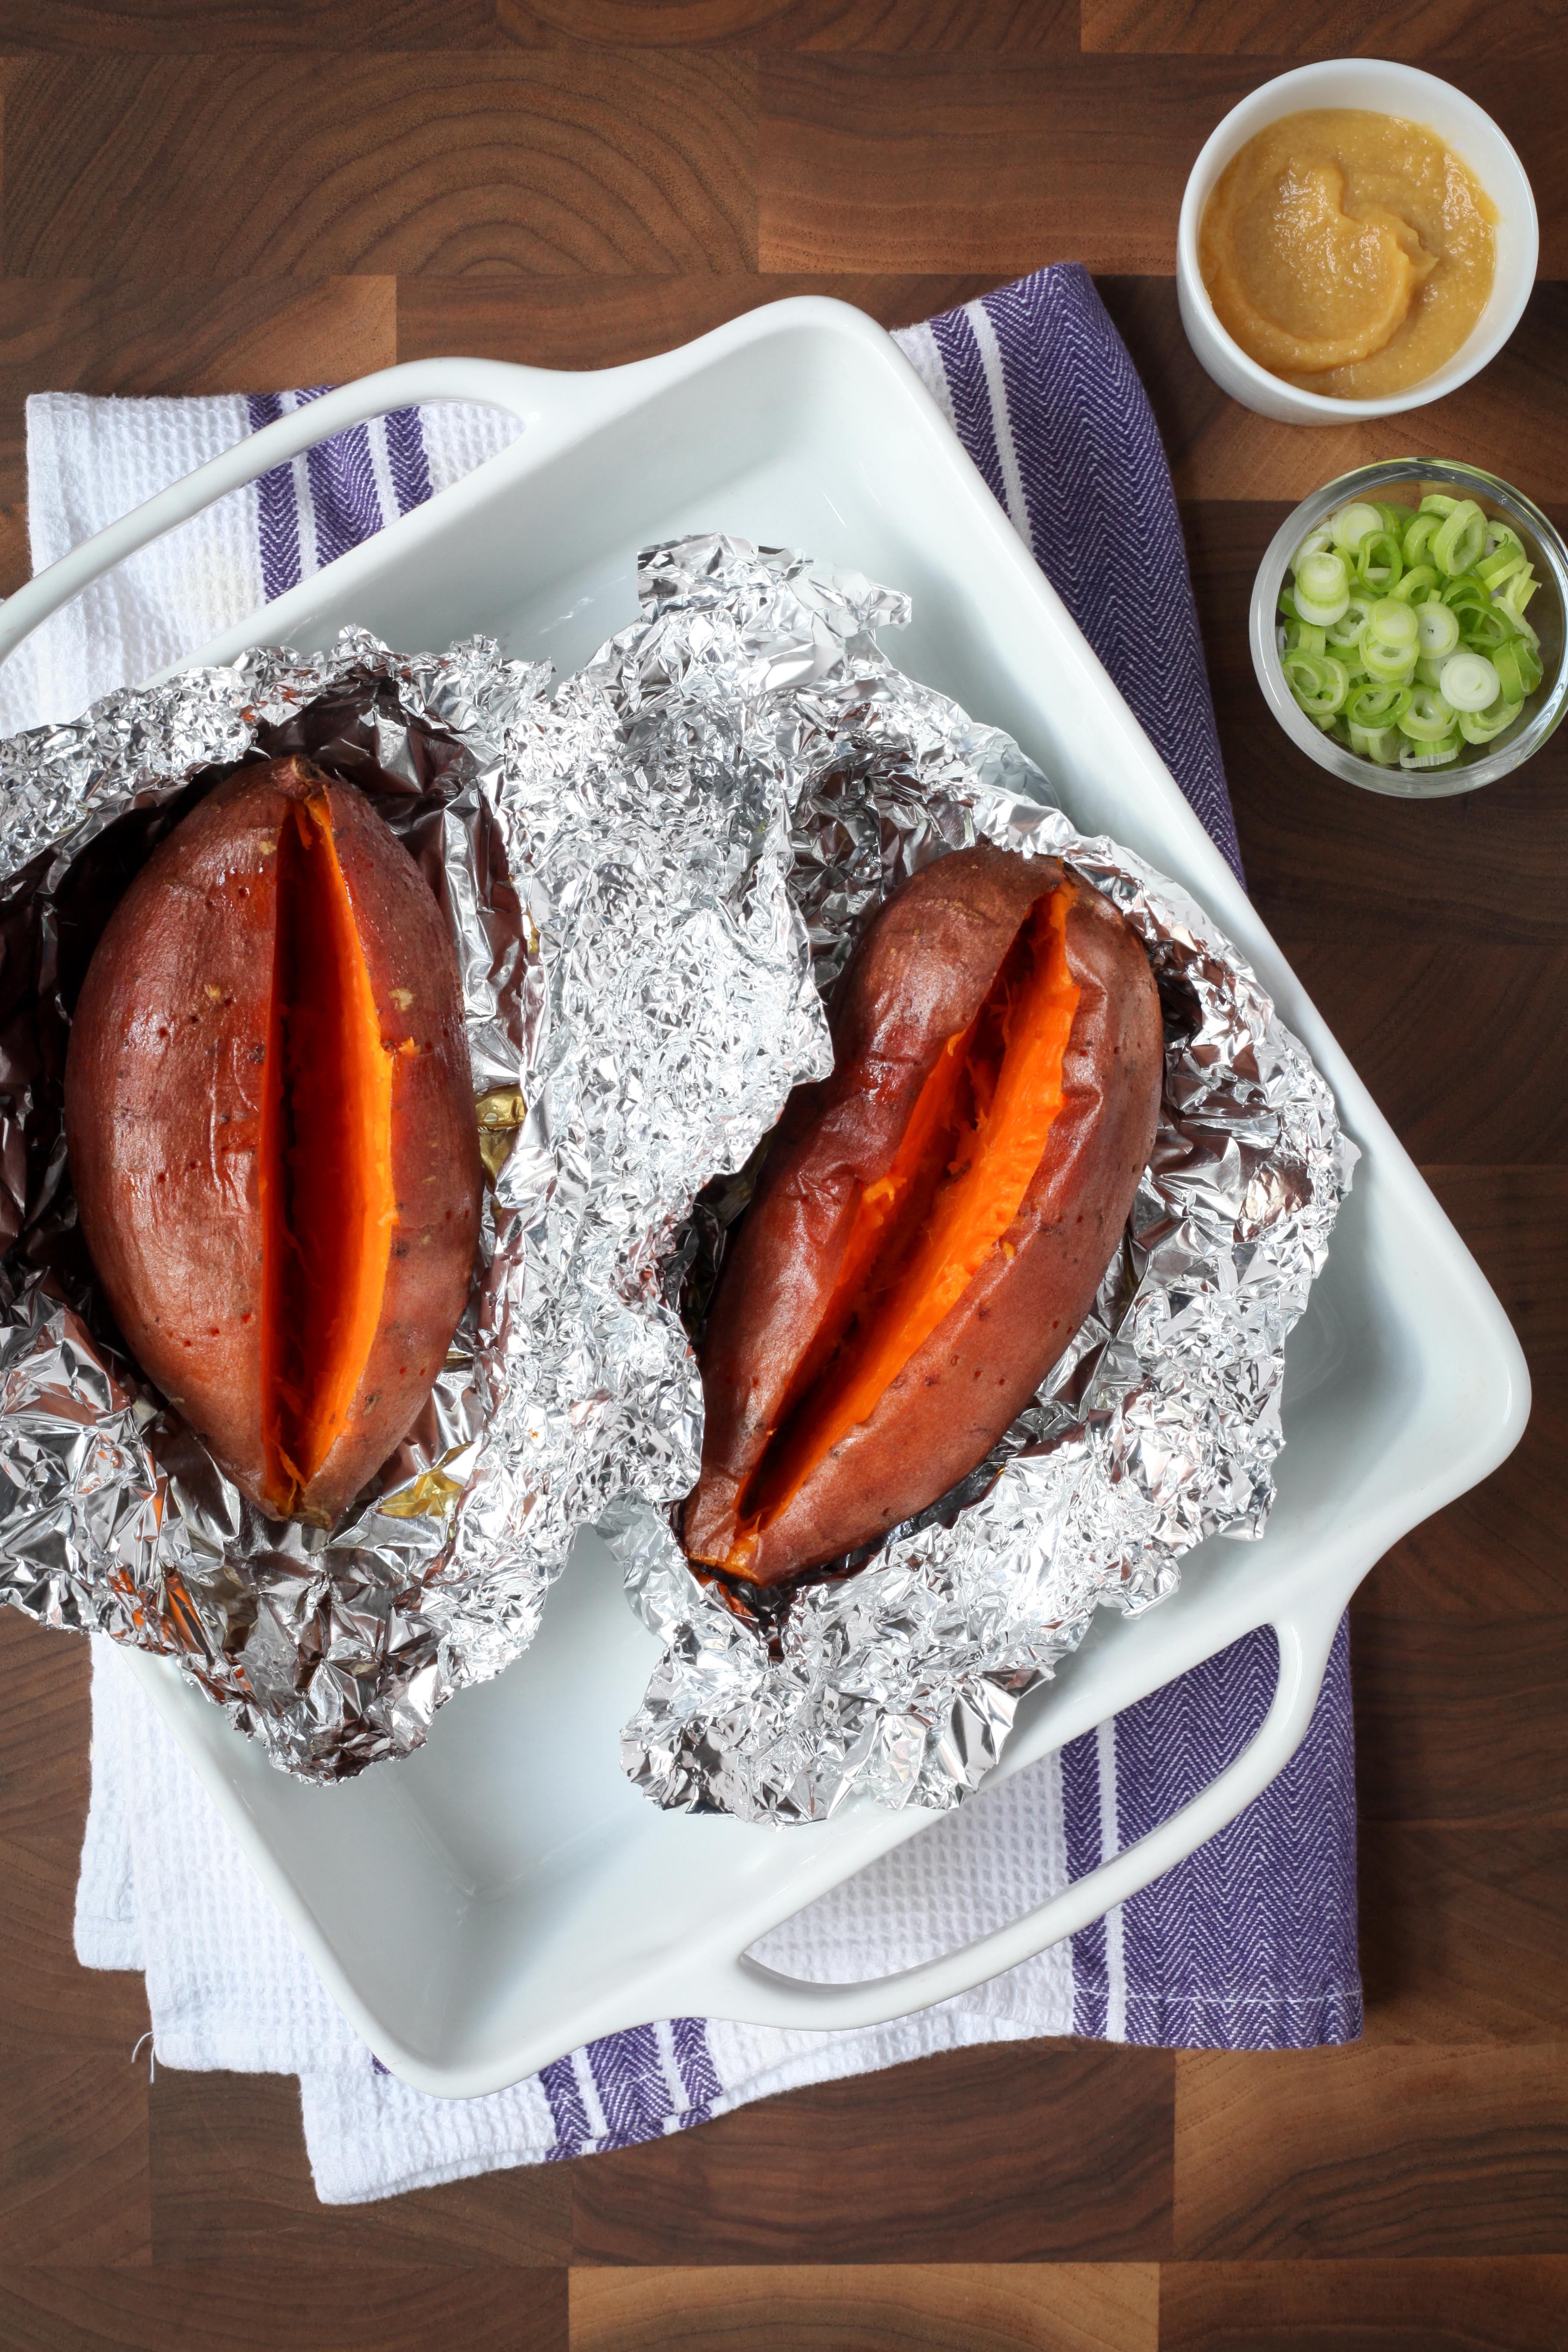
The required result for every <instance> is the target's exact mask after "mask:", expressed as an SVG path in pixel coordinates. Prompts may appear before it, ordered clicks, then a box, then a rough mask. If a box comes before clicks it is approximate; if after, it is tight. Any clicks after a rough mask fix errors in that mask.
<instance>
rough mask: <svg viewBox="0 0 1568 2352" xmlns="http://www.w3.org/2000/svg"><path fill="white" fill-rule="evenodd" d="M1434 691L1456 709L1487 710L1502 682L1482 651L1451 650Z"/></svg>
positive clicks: (1498, 692) (1500, 688)
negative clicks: (1460, 651) (1456, 651)
mask: <svg viewBox="0 0 1568 2352" xmlns="http://www.w3.org/2000/svg"><path fill="white" fill-rule="evenodd" d="M1437 691H1438V692H1439V694H1440V695H1441V696H1442V698H1443V699H1444V701H1445V702H1447V703H1449V704H1451V705H1452V707H1453V708H1454V709H1456V710H1489V709H1491V706H1492V704H1493V703H1494V702H1495V701H1496V700H1497V698H1498V696H1499V695H1500V693H1501V691H1502V686H1501V681H1500V678H1499V677H1498V674H1497V671H1496V670H1495V669H1494V668H1493V667H1492V665H1491V663H1490V662H1489V661H1488V659H1487V657H1486V656H1485V654H1450V656H1448V659H1447V661H1446V662H1445V663H1444V664H1443V675H1442V677H1441V678H1440V679H1439V680H1438V685H1437Z"/></svg>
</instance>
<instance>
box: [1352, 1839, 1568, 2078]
mask: <svg viewBox="0 0 1568 2352" xmlns="http://www.w3.org/2000/svg"><path fill="white" fill-rule="evenodd" d="M1360 1849H1361V1850H1360V1873H1361V1961H1362V1981H1363V1988H1364V1990H1365V1995H1366V2032H1367V2039H1368V2040H1369V2041H1373V2042H1441V2043H1448V2044H1454V2043H1464V2044H1471V2043H1477V2042H1543V2041H1550V2039H1551V2038H1552V2034H1553V2033H1556V2032H1561V2030H1562V2021H1563V2016H1564V2014H1568V1817H1565V1816H1564V1815H1563V1812H1562V1811H1558V1812H1557V1814H1556V1815H1555V1816H1554V1817H1553V1816H1548V1817H1546V1818H1544V1819H1542V1818H1538V1817H1535V1816H1533V1815H1530V1814H1526V1815H1525V1816H1524V1818H1522V1819H1520V1820H1515V1821H1511V1822H1498V1821H1495V1820H1488V1821H1483V1822H1441V1823H1438V1824H1436V1826H1427V1825H1426V1824H1425V1823H1416V1824H1410V1823H1406V1822H1379V1821H1368V1820H1363V1822H1362V1824H1361V1836H1360Z"/></svg>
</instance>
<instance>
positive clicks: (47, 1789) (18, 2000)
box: [0, 1609, 147, 2064]
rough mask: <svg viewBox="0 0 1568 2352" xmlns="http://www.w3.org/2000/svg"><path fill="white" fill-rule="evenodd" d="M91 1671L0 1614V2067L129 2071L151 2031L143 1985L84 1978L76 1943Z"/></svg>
mask: <svg viewBox="0 0 1568 2352" xmlns="http://www.w3.org/2000/svg"><path fill="white" fill-rule="evenodd" d="M88 1675H89V1654H88V1646H87V1643H86V1642H85V1641H82V1640H81V1639H80V1638H79V1637H73V1636H71V1635H68V1634H63V1633H47V1632H46V1631H45V1629H44V1628H43V1627H42V1626H39V1625H34V1624H31V1623H29V1622H27V1620H26V1619H25V1618H22V1617H19V1616H18V1615H17V1614H16V1612H15V1610H12V1609H0V1885H3V1886H4V1888H5V1900H4V1902H0V1984H4V1986H5V2002H4V2005H3V2007H0V2056H5V2055H15V2056H17V2057H26V2056H37V2054H39V2053H42V2052H45V2051H47V2052H49V2053H53V2055H54V2056H55V2058H57V2059H58V2060H59V2061H60V2062H61V2063H63V2062H64V2060H65V2059H66V2057H67V2056H71V2057H75V2056H78V2055H85V2054H89V2053H90V2054H91V2055H93V2056H95V2057H97V2058H100V2059H101V2060H103V2061H104V2062H106V2063H110V2062H123V2063H127V2064H128V2063H129V2061H130V2056H131V2052H132V2049H133V2047H134V2046H135V2044H136V2042H138V2040H139V2039H140V2038H141V2036H142V2034H143V2033H145V2032H146V2031H147V1993H146V1987H145V1984H144V1982H143V1980H142V1978H141V1977H140V1976H136V1975H132V1974H129V1973H126V1974H121V1973H118V1972H116V1973H112V1974H109V1975H98V1974H94V1975H91V1976H89V1975H88V1974H87V1972H86V1971H85V1970H84V1969H81V1968H80V1967H79V1965H78V1962H77V1958H76V1953H75V1950H74V1948H73V1944H72V1921H73V1916H74V1912H75V1903H76V1872H77V1857H78V1853H79V1850H80V1844H81V1832H82V1826H83V1823H84V1822H86V1819H87V1799H88V1755H87V1739H88V1723H89V1716H88Z"/></svg>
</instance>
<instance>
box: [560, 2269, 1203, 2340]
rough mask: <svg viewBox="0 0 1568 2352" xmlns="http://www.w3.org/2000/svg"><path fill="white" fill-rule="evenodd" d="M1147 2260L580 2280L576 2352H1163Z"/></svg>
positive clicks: (601, 2275)
mask: <svg viewBox="0 0 1568 2352" xmlns="http://www.w3.org/2000/svg"><path fill="white" fill-rule="evenodd" d="M1158 2341H1159V2272H1158V2270H1157V2269H1156V2268H1155V2266H1154V2265H1153V2263H1141V2264H1136V2265H1134V2264H1131V2263H1052V2264H1050V2265H1048V2266H1047V2265H1042V2264H1039V2263H1007V2264H1005V2265H1003V2264H984V2263H942V2264H940V2265H933V2264H931V2263H898V2264H892V2265H872V2264H866V2263H861V2264H856V2265H853V2266H851V2267H848V2268H843V2269H830V2268H826V2267H818V2266H817V2265H816V2264H815V2263H801V2264H798V2265H795V2266H792V2267H791V2268H789V2269H787V2270H784V2269H780V2268H778V2267H777V2266H776V2265H775V2266H773V2267H771V2268H767V2269H761V2270H753V2269H744V2268H734V2269H726V2270H721V2271H717V2270H604V2271H593V2270H577V2271H574V2272H573V2273H572V2352H777V2347H783V2346H785V2345H787V2346H788V2347H790V2352H839V2347H843V2352H850V2347H853V2352H954V2347H959V2346H962V2347H963V2352H1157V2346H1158Z"/></svg>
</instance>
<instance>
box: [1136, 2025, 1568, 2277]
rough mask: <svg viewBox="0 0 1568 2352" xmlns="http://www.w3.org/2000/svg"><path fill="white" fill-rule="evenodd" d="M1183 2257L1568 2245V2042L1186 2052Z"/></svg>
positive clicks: (1176, 2218) (1178, 2148) (1564, 2249)
mask: <svg viewBox="0 0 1568 2352" xmlns="http://www.w3.org/2000/svg"><path fill="white" fill-rule="evenodd" d="M1173 2235H1174V2246H1173V2252H1174V2254H1175V2256H1176V2258H1177V2260H1178V2261H1194V2260H1202V2261H1213V2260H1216V2259H1228V2260H1237V2261H1242V2260H1253V2261H1257V2260H1263V2259H1267V2260H1269V2261H1290V2260H1296V2261H1300V2260H1302V2259H1303V2258H1306V2259H1311V2260H1317V2259H1319V2258H1321V2257H1323V2256H1327V2255H1341V2256H1350V2255H1360V2256H1379V2255H1394V2254H1399V2255H1403V2256H1410V2255H1415V2254H1426V2255H1433V2256H1448V2255H1455V2254H1558V2253H1568V2046H1564V2045H1562V2044H1547V2045H1542V2044H1532V2045H1531V2046H1529V2047H1524V2048H1513V2047H1508V2046H1503V2047H1498V2046H1493V2047H1490V2048H1487V2049H1447V2050H1425V2049H1415V2048H1395V2047H1388V2046H1375V2045H1367V2046H1362V2047H1357V2046H1354V2045H1352V2046H1351V2047H1350V2048H1347V2049H1342V2050H1314V2051H1310V2052H1300V2053H1298V2052H1284V2051H1281V2052H1247V2053H1237V2052H1232V2051H1207V2050H1205V2051H1183V2052H1181V2053H1179V2054H1178V2057H1177V2060H1176V2132H1175V2200H1174V2215H1173Z"/></svg>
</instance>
